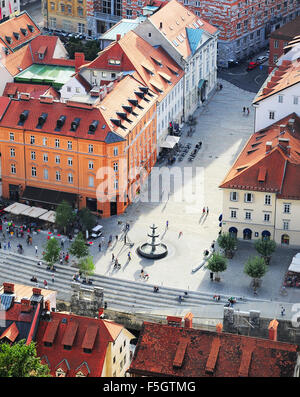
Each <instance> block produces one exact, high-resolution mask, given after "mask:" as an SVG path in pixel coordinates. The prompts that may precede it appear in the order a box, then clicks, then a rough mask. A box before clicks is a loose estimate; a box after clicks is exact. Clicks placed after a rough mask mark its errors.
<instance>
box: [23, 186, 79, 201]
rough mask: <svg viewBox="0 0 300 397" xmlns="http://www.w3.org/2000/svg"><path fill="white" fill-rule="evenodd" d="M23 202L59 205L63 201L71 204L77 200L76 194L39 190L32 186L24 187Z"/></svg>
mask: <svg viewBox="0 0 300 397" xmlns="http://www.w3.org/2000/svg"><path fill="white" fill-rule="evenodd" d="M22 199H23V200H32V201H36V202H38V203H45V204H55V205H58V204H60V203H61V202H62V201H63V200H65V201H68V202H69V203H70V204H73V203H74V202H76V200H77V194H75V193H68V192H60V191H59V190H50V189H41V188H38V187H33V186H26V188H25V190H24V193H23V195H22Z"/></svg>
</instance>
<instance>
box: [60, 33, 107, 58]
mask: <svg viewBox="0 0 300 397" xmlns="http://www.w3.org/2000/svg"><path fill="white" fill-rule="evenodd" d="M65 47H66V50H67V51H68V54H69V56H70V58H71V59H74V57H75V52H83V53H84V57H85V59H86V60H87V61H93V60H94V59H95V58H96V57H97V55H98V52H100V44H99V41H97V40H89V41H87V42H85V43H84V42H83V41H81V40H78V39H75V38H70V40H69V41H68V43H66V44H65Z"/></svg>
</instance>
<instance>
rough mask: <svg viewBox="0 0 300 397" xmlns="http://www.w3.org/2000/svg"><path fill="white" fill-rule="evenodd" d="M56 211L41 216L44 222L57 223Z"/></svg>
mask: <svg viewBox="0 0 300 397" xmlns="http://www.w3.org/2000/svg"><path fill="white" fill-rule="evenodd" d="M55 216H56V215H55V211H47V212H46V213H45V214H43V215H41V216H39V219H42V220H43V221H47V222H52V223H55Z"/></svg>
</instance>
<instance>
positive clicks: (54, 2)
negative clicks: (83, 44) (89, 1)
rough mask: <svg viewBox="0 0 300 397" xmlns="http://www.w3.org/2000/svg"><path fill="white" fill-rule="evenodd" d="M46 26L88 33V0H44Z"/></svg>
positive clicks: (68, 31)
mask: <svg viewBox="0 0 300 397" xmlns="http://www.w3.org/2000/svg"><path fill="white" fill-rule="evenodd" d="M42 10H43V15H44V27H45V28H48V29H53V30H64V31H65V32H67V33H82V34H84V33H86V30H87V23H86V0H42Z"/></svg>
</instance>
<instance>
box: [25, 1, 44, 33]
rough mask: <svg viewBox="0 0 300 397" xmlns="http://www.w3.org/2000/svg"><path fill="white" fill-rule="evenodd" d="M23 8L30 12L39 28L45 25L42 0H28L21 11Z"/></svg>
mask: <svg viewBox="0 0 300 397" xmlns="http://www.w3.org/2000/svg"><path fill="white" fill-rule="evenodd" d="M23 10H25V11H27V12H28V14H29V15H30V16H31V17H32V19H33V20H34V22H35V23H36V24H37V25H38V26H39V28H42V27H43V26H44V22H43V16H42V2H41V0H37V1H29V0H27V3H26V4H25V5H24V6H23V7H21V11H23Z"/></svg>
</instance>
